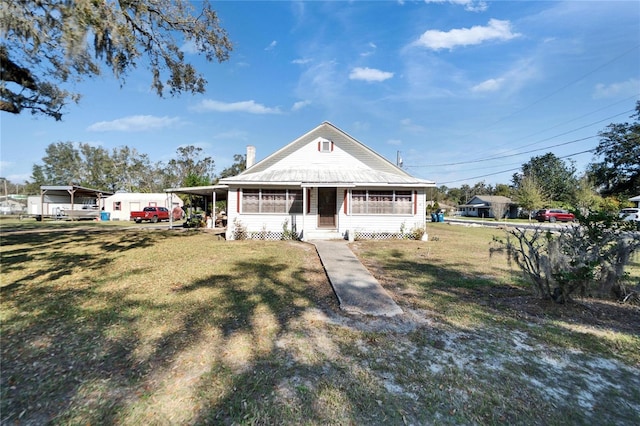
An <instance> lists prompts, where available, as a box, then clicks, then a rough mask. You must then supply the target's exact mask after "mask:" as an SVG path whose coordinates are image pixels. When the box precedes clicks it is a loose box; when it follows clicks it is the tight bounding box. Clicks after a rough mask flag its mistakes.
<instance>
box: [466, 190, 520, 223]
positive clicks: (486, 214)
mask: <svg viewBox="0 0 640 426" xmlns="http://www.w3.org/2000/svg"><path fill="white" fill-rule="evenodd" d="M458 208H459V210H460V211H461V214H462V216H470V217H481V218H493V217H494V215H495V213H496V212H500V213H501V217H499V219H503V218H508V219H515V218H517V217H518V206H517V205H516V204H515V203H514V202H513V201H511V198H509V197H504V196H502V195H476V196H474V197H473V198H472V199H471V200H469V202H467V203H466V204H462V205H460V206H458Z"/></svg>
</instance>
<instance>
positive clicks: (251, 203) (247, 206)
mask: <svg viewBox="0 0 640 426" xmlns="http://www.w3.org/2000/svg"><path fill="white" fill-rule="evenodd" d="M242 211H243V212H244V213H258V212H260V190H259V189H245V190H243V191H242Z"/></svg>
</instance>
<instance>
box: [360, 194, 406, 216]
mask: <svg viewBox="0 0 640 426" xmlns="http://www.w3.org/2000/svg"><path fill="white" fill-rule="evenodd" d="M354 192H355V193H358V194H361V193H363V192H364V193H365V199H364V202H362V201H354ZM372 193H373V194H372ZM385 193H386V194H387V195H391V201H388V200H387V201H385V200H382V201H376V200H372V199H370V198H378V197H384V195H385ZM398 193H402V194H398ZM398 195H401V196H403V197H402V198H403V199H405V200H406V196H407V195H408V196H409V197H410V198H409V200H408V201H409V202H408V203H406V202H405V203H406V205H403V206H402V207H404V211H398V210H399V205H400V202H399V197H398ZM417 199H418V197H417V191H411V190H401V189H390V190H379V189H356V190H351V191H350V194H349V200H350V203H349V212H350V214H351V215H353V216H415V215H416V213H415V210H416V209H415V205H416V202H417ZM376 202H380V203H389V202H390V203H391V208H392V211H391V212H389V213H385V212H376V211H370V210H375V209H370V206H375V204H373V203H376ZM360 205H363V206H364V208H365V209H366V211H365V212H354V206H357V207H358V208H360V207H361V206H360ZM378 209H381V210H383V209H384V205H382V204H380V205H379V206H378Z"/></svg>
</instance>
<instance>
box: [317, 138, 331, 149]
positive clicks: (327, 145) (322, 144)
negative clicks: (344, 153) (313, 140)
mask: <svg viewBox="0 0 640 426" xmlns="http://www.w3.org/2000/svg"><path fill="white" fill-rule="evenodd" d="M318 151H320V152H332V151H333V141H328V140H326V139H320V140H319V141H318Z"/></svg>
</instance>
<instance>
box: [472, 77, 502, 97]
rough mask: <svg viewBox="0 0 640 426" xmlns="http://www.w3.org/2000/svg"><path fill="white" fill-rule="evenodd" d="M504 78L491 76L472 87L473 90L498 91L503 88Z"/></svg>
mask: <svg viewBox="0 0 640 426" xmlns="http://www.w3.org/2000/svg"><path fill="white" fill-rule="evenodd" d="M503 83H504V78H490V79H489V80H485V81H483V82H482V83H480V84H478V85H475V86H473V87H472V88H471V91H472V92H481V93H483V92H496V91H498V90H500V89H501V88H502V85H503Z"/></svg>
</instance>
